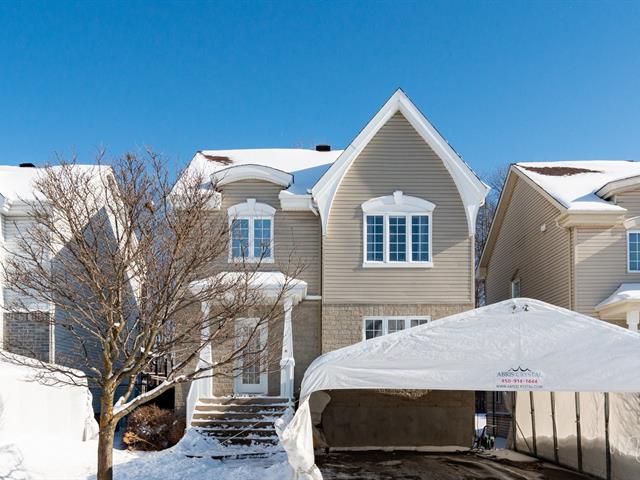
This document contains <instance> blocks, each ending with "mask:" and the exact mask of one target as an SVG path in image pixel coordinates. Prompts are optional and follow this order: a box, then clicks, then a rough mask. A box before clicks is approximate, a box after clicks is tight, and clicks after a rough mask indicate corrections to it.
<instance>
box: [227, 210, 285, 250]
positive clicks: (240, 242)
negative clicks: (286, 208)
mask: <svg viewBox="0 0 640 480" xmlns="http://www.w3.org/2000/svg"><path fill="white" fill-rule="evenodd" d="M227 213H228V215H229V225H230V230H231V245H230V248H229V261H232V262H242V261H246V262H265V263H272V262H273V261H274V241H273V240H274V239H273V217H274V215H275V213H276V209H275V208H273V207H272V206H270V205H267V204H266V203H259V202H256V199H255V198H249V199H247V201H246V202H244V203H239V204H237V205H234V206H232V207H229V208H228V209H227Z"/></svg>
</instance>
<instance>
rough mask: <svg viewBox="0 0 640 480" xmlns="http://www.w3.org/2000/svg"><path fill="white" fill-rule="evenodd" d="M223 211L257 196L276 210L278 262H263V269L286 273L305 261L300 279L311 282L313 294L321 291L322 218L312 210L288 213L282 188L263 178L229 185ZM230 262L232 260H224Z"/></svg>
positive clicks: (224, 196)
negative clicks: (262, 179)
mask: <svg viewBox="0 0 640 480" xmlns="http://www.w3.org/2000/svg"><path fill="white" fill-rule="evenodd" d="M221 190H222V213H223V214H224V215H226V214H227V208H229V207H230V206H232V205H236V204H238V203H243V202H246V201H247V199H248V198H255V199H256V202H260V203H266V204H267V205H270V206H272V207H274V208H275V209H276V214H275V217H274V244H275V249H274V254H275V257H274V260H275V262H274V263H265V264H263V265H261V269H262V270H281V271H283V272H286V271H287V270H288V269H289V267H291V268H294V267H295V266H296V265H297V264H299V263H301V264H302V265H303V268H304V270H303V271H302V273H301V274H299V275H297V278H299V279H301V280H304V281H306V282H307V283H308V293H309V295H319V294H320V245H321V241H322V240H321V238H322V232H321V226H320V218H319V217H317V216H316V215H314V214H313V213H312V212H284V211H282V210H281V209H280V199H279V198H278V194H279V193H280V190H281V188H280V187H279V186H278V185H275V184H273V183H269V182H264V181H259V180H243V181H239V182H233V183H230V184H227V185H225V186H224V187H223V188H222V189H221ZM224 261H225V262H228V259H226V258H225V259H224Z"/></svg>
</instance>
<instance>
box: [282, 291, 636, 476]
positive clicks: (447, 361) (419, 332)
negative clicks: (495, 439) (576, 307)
mask: <svg viewBox="0 0 640 480" xmlns="http://www.w3.org/2000/svg"><path fill="white" fill-rule="evenodd" d="M620 365H624V368H620ZM639 369H640V335H638V334H637V333H635V332H632V331H631V330H627V329H624V328H621V327H618V326H616V325H613V324H610V323H607V322H604V321H602V320H596V319H595V318H592V317H588V316H586V315H582V314H580V313H578V312H574V311H571V310H567V309H564V308H561V307H557V306H555V305H550V304H548V303H545V302H542V301H539V300H533V299H530V298H514V299H510V300H505V301H502V302H499V303H494V304H492V305H488V306H486V307H481V308H476V309H474V310H470V311H466V312H463V313H459V314H456V315H452V316H450V317H446V318H442V319H439V320H435V321H433V322H429V323H427V324H425V325H421V326H417V327H413V328H409V329H407V330H402V331H400V332H396V333H392V334H388V335H384V336H381V337H377V338H373V339H370V340H365V341H362V342H359V343H355V344H353V345H349V346H347V347H343V348H340V349H338V350H333V351H331V352H329V353H325V354H324V355H321V356H320V357H318V358H316V359H315V360H314V361H313V362H312V363H311V365H309V367H308V368H307V371H306V372H305V374H304V378H303V380H302V385H301V390H300V404H299V407H298V410H297V411H296V413H295V416H294V417H293V419H292V420H291V421H290V422H289V423H288V424H286V423H285V422H284V421H282V422H278V423H276V431H277V433H278V436H279V438H280V440H281V443H282V445H283V447H284V448H285V450H286V451H287V455H288V458H289V463H290V464H291V466H292V467H293V468H294V469H295V470H296V471H297V472H298V473H299V474H300V473H301V472H312V473H311V474H310V476H311V478H313V480H321V479H322V474H321V473H320V471H319V470H318V469H317V467H315V466H314V451H313V431H312V422H311V414H312V413H314V414H317V415H318V414H321V411H322V409H323V408H324V406H326V402H321V403H318V404H316V405H312V402H311V403H310V397H311V395H312V394H313V393H314V392H329V395H330V391H331V390H344V389H348V390H354V389H360V390H372V389H373V390H378V389H393V390H397V389H400V390H404V389H419V390H469V391H518V390H521V391H533V390H536V391H547V392H638V391H640V375H638V373H637V372H638V370H639Z"/></svg>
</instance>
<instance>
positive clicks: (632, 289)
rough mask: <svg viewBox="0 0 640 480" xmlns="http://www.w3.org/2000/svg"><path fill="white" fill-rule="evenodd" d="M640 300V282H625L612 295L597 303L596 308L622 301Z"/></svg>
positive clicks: (599, 308)
mask: <svg viewBox="0 0 640 480" xmlns="http://www.w3.org/2000/svg"><path fill="white" fill-rule="evenodd" d="M633 301H640V283H623V284H622V285H620V286H619V287H618V289H617V290H616V291H615V292H613V294H611V296H610V297H608V298H607V299H605V300H603V301H602V302H600V303H599V304H598V305H596V310H601V309H602V308H604V307H607V306H610V305H613V304H616V303H621V302H633Z"/></svg>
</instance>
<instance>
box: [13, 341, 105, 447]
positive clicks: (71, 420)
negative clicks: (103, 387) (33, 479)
mask: <svg viewBox="0 0 640 480" xmlns="http://www.w3.org/2000/svg"><path fill="white" fill-rule="evenodd" d="M9 359H14V360H17V361H19V362H21V363H23V362H27V363H31V364H33V366H26V365H17V364H14V363H11V362H10V361H9ZM36 366H37V364H36V362H34V361H30V360H29V359H27V358H24V357H19V356H17V355H13V354H9V353H6V352H3V351H0V385H1V386H2V388H1V389H0V445H1V444H6V443H8V442H9V441H11V442H13V441H16V439H17V438H25V439H28V440H30V439H34V438H36V437H49V438H54V439H55V442H61V441H82V440H86V439H88V438H91V437H92V436H94V435H95V434H96V433H97V431H98V426H97V424H96V421H95V420H94V416H93V408H92V406H91V393H90V392H89V389H88V388H87V387H86V385H85V386H70V385H55V384H54V383H55V382H54V381H51V382H48V383H50V384H46V385H45V384H43V383H42V382H40V381H38V375H39V373H42V371H39V370H38V368H36ZM70 371H72V372H74V373H75V374H76V375H82V372H79V371H73V370H70ZM49 378H51V379H52V380H53V379H54V378H53V377H49ZM60 380H63V378H60Z"/></svg>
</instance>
